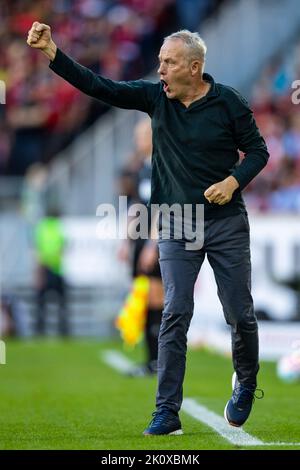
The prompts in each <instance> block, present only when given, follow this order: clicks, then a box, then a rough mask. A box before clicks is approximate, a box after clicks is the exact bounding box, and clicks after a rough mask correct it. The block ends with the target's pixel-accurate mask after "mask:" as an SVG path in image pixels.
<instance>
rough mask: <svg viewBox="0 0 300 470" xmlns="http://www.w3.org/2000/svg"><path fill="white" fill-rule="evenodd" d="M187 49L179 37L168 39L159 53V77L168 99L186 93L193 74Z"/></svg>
mask: <svg viewBox="0 0 300 470" xmlns="http://www.w3.org/2000/svg"><path fill="white" fill-rule="evenodd" d="M186 56H187V50H186V47H185V45H184V43H183V42H182V41H181V39H169V40H167V41H166V42H165V43H164V44H163V45H162V47H161V49H160V53H159V56H158V58H159V63H160V65H159V69H158V74H159V78H160V80H161V81H162V83H163V84H164V92H165V93H166V95H167V97H168V98H170V99H174V98H176V99H179V100H180V99H182V98H184V97H185V96H186V95H187V92H188V90H189V88H190V85H191V79H192V76H193V72H192V67H191V64H190V61H189V60H187V57H186Z"/></svg>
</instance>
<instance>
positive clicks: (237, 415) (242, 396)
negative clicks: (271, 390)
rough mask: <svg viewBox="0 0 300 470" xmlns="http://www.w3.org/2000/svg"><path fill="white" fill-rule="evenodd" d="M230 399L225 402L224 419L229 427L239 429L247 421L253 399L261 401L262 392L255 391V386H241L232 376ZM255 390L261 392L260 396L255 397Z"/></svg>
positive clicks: (234, 375)
mask: <svg viewBox="0 0 300 470" xmlns="http://www.w3.org/2000/svg"><path fill="white" fill-rule="evenodd" d="M232 389H233V392H232V397H231V398H230V400H229V401H228V402H227V404H226V406H225V410H224V418H225V419H226V421H227V423H229V424H231V426H236V427H240V426H242V425H243V424H244V423H245V422H246V420H247V419H248V417H249V415H250V412H251V409H252V405H253V402H254V399H255V398H258V399H261V398H263V396H264V392H263V391H262V390H260V389H256V386H255V385H254V386H250V385H243V384H241V383H240V382H239V381H238V379H237V376H236V373H234V374H233V376H232ZM256 390H258V391H260V392H261V396H257V395H255V392H256Z"/></svg>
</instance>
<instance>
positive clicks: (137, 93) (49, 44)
mask: <svg viewBox="0 0 300 470" xmlns="http://www.w3.org/2000/svg"><path fill="white" fill-rule="evenodd" d="M27 44H28V45H29V46H31V47H33V48H35V49H40V50H41V51H42V52H43V53H44V54H45V55H46V56H47V57H48V58H49V59H50V61H51V62H50V68H51V69H52V70H53V71H54V72H55V73H57V74H58V75H60V76H61V77H62V78H64V79H65V80H67V81H68V82H69V83H71V84H72V85H73V86H75V87H76V88H78V89H79V90H80V91H82V92H83V93H85V94H87V95H89V96H92V97H93V98H97V99H99V100H101V101H103V102H104V103H107V104H109V105H111V106H117V107H119V108H124V109H137V110H139V111H143V112H146V113H148V114H149V115H150V116H151V115H152V112H153V109H154V106H155V102H156V100H157V98H158V96H159V92H160V84H159V83H156V84H154V83H151V82H149V81H146V80H135V81H128V82H123V81H120V82H117V81H114V80H109V79H108V78H104V77H102V76H100V75H97V74H95V73H94V72H92V71H91V70H90V69H88V68H87V67H84V66H83V65H80V64H78V63H77V62H75V61H74V60H73V59H72V58H71V57H69V56H67V55H66V54H64V53H63V52H62V51H61V50H60V49H59V48H58V47H57V46H56V44H55V43H54V41H53V40H52V37H51V28H50V26H48V25H45V24H42V23H38V22H37V21H36V22H34V23H33V25H32V27H31V29H30V31H29V33H28V38H27Z"/></svg>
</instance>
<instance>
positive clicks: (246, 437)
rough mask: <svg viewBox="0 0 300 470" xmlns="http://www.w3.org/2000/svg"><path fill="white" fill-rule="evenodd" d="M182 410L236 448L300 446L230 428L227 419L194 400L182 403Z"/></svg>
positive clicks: (297, 443) (299, 444)
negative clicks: (267, 440)
mask: <svg viewBox="0 0 300 470" xmlns="http://www.w3.org/2000/svg"><path fill="white" fill-rule="evenodd" d="M182 410H183V411H184V412H185V413H187V414H188V415H190V416H191V417H192V418H195V419H197V420H198V421H201V422H202V423H204V424H206V425H207V426H209V427H210V428H212V429H213V430H214V431H216V432H217V433H218V434H220V436H222V437H224V439H226V440H227V441H229V442H230V443H231V444H233V445H235V446H244V447H249V446H300V442H263V441H261V440H260V439H257V438H256V437H253V436H251V434H248V433H247V432H245V431H243V429H242V428H235V427H233V426H230V424H228V423H227V422H226V421H225V419H224V418H223V417H222V418H221V416H219V415H217V414H216V413H214V412H213V411H210V410H209V409H208V408H206V407H205V406H203V405H200V403H197V402H196V400H194V399H193V398H185V399H184V400H183V403H182Z"/></svg>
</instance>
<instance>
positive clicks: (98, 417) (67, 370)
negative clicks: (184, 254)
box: [0, 339, 300, 450]
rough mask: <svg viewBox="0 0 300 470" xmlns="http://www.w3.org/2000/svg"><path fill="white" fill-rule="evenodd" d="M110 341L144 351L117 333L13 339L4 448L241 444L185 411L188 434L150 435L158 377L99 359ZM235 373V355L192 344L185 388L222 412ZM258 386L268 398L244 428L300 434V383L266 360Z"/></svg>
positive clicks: (267, 435) (4, 397)
mask: <svg viewBox="0 0 300 470" xmlns="http://www.w3.org/2000/svg"><path fill="white" fill-rule="evenodd" d="M105 349H116V350H119V351H122V352H123V353H124V354H126V355H127V356H128V357H129V358H130V359H132V360H136V361H139V360H141V358H142V354H143V351H142V348H141V347H139V348H137V350H135V351H129V352H128V351H124V349H123V347H122V345H121V344H120V342H118V341H110V342H108V341H107V342H99V341H96V340H69V341H60V340H55V339H47V340H45V341H42V340H35V341H25V342H18V341H9V342H7V344H6V352H7V364H6V365H0V416H1V426H0V449H102V450H104V449H105V450H115V449H122V450H125V449H134V450H136V449H147V450H151V449H153V450H159V449H164V450H169V449H170V450H171V449H172V450H176V449H177V450H179V449H180V450H188V449H190V450H203V449H212V450H216V449H238V448H241V447H237V446H233V445H232V444H230V443H229V442H228V441H226V440H225V439H224V438H222V437H221V436H220V435H219V434H217V433H216V432H215V431H213V430H212V429H211V428H209V427H207V426H206V425H204V424H202V423H201V422H199V421H197V420H195V419H194V418H192V417H190V416H188V415H187V414H185V413H184V412H183V411H181V420H182V425H183V429H184V435H183V436H157V437H144V436H143V435H142V431H143V430H144V428H145V427H146V425H148V423H149V421H150V419H151V413H152V412H153V410H154V400H155V390H156V379H155V378H130V377H126V376H122V375H121V374H120V373H118V372H117V371H115V370H113V369H111V368H110V367H109V366H107V365H105V364H104V363H103V362H102V361H101V359H100V356H101V352H103V351H104V350H105ZM231 374H232V366H231V360H230V359H229V358H225V357H221V356H218V355H216V354H213V353H211V352H208V351H203V350H192V351H189V352H188V361H187V373H186V379H185V386H184V396H185V397H193V398H195V399H197V400H198V401H199V402H200V403H201V404H202V405H205V406H206V407H207V408H209V409H210V410H212V411H214V412H215V413H218V414H220V415H223V409H224V405H225V403H226V401H227V400H228V398H229V397H230V394H231V390H230V382H231ZM259 386H260V388H263V389H264V392H265V398H264V399H263V400H257V401H256V402H255V404H254V408H253V412H252V414H251V417H250V419H249V421H248V422H247V423H246V425H245V426H244V427H243V429H244V430H245V431H246V432H248V433H249V434H251V435H252V436H254V437H256V438H258V439H260V440H262V441H264V442H274V441H275V442H278V441H283V442H300V427H299V416H300V400H299V392H300V384H294V385H287V384H283V383H282V382H280V381H279V380H278V379H277V377H276V373H275V364H273V363H261V370H260V375H259ZM252 448H253V447H252ZM276 448H277V447H276V446H273V447H272V449H276ZM279 448H280V449H284V448H285V447H284V446H283V447H282V446H281V447H279ZM286 448H287V449H290V450H292V449H300V446H294V447H286ZM250 449H251V448H250ZM255 449H258V447H255ZM263 449H270V447H263Z"/></svg>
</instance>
